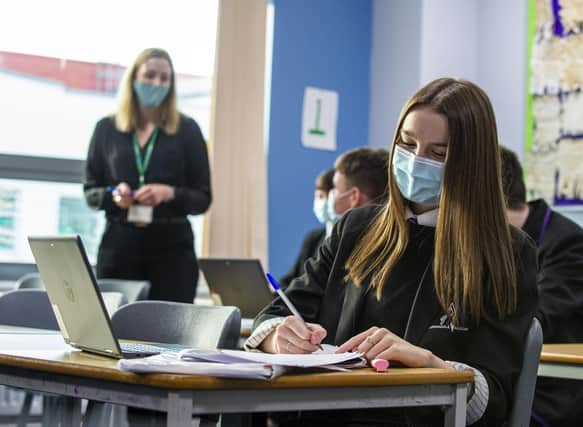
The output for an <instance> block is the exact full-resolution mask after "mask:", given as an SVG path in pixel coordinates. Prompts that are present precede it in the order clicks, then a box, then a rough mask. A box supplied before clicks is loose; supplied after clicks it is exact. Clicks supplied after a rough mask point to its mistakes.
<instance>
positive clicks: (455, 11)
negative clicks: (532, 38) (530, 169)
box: [369, 0, 528, 157]
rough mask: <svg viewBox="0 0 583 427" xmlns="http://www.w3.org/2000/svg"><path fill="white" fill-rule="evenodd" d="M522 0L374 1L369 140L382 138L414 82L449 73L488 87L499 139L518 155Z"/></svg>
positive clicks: (524, 37) (382, 140) (522, 88)
mask: <svg viewBox="0 0 583 427" xmlns="http://www.w3.org/2000/svg"><path fill="white" fill-rule="evenodd" d="M527 1H528V0H515V1H514V0H513V1H507V0H488V1H480V0H418V1H409V0H391V1H390V2H387V1H384V0H375V1H374V7H373V10H374V17H373V22H374V28H373V33H372V34H373V41H372V45H373V49H372V58H371V63H372V64H373V66H372V78H371V112H370V117H371V119H370V130H369V133H370V136H371V140H370V144H371V145H373V146H383V145H384V144H386V137H385V135H386V134H387V132H388V129H389V128H394V126H395V123H396V120H397V117H398V112H399V111H400V109H401V107H402V105H403V103H404V101H405V100H406V99H407V98H408V97H409V96H410V95H411V94H412V93H413V92H414V91H415V90H416V89H417V88H418V87H420V86H421V85H422V84H424V83H427V82H428V81H430V80H432V79H434V78H437V77H442V76H445V75H448V76H454V77H463V78H467V79H470V80H473V81H475V82H476V83H477V84H478V85H480V86H481V87H482V88H483V89H484V90H485V91H486V92H487V93H488V95H489V96H490V99H491V100H492V104H493V106H494V111H495V113H496V117H497V121H498V134H499V139H500V142H501V143H502V144H504V145H506V146H507V147H509V148H510V149H512V150H514V151H516V152H517V153H518V154H519V156H521V157H522V154H523V153H522V151H523V144H524V129H525V108H526V52H527V50H526V49H527ZM387 24H389V25H387ZM381 26H386V27H388V26H390V28H386V27H381ZM387 34H391V35H393V36H392V39H391V40H389V39H388V37H387ZM399 35H404V37H399V38H397V37H398V36H399ZM403 52H405V53H406V54H404V53H403ZM404 64H406V65H404ZM377 67H379V69H377ZM383 114H386V117H387V121H385V122H383V120H381V119H379V117H383ZM387 122H388V123H387ZM392 131H393V129H390V132H391V134H392Z"/></svg>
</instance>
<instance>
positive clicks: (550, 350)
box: [538, 344, 583, 380]
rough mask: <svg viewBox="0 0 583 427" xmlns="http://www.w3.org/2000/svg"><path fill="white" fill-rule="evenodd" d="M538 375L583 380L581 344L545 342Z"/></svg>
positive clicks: (582, 349)
mask: <svg viewBox="0 0 583 427" xmlns="http://www.w3.org/2000/svg"><path fill="white" fill-rule="evenodd" d="M538 375H539V376H541V377H555V378H568V379H576V380H583V344H545V345H543V349H542V352H541V356H540V363H539V365H538Z"/></svg>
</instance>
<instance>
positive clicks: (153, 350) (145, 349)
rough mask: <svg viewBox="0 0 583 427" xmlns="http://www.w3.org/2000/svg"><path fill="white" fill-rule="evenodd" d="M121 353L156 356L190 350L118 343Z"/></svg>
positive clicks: (180, 346) (169, 346)
mask: <svg viewBox="0 0 583 427" xmlns="http://www.w3.org/2000/svg"><path fill="white" fill-rule="evenodd" d="M120 347H121V351H122V352H124V353H136V354H158V353H162V352H164V351H180V350H184V349H186V348H190V347H187V346H184V345H180V344H142V343H127V342H124V343H120Z"/></svg>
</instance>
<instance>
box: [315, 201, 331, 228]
mask: <svg viewBox="0 0 583 427" xmlns="http://www.w3.org/2000/svg"><path fill="white" fill-rule="evenodd" d="M327 201H328V199H321V198H319V197H315V198H314V215H316V218H318V221H319V222H320V223H321V224H326V222H327V221H329V220H330V218H329V217H328V204H327V203H326V202H327Z"/></svg>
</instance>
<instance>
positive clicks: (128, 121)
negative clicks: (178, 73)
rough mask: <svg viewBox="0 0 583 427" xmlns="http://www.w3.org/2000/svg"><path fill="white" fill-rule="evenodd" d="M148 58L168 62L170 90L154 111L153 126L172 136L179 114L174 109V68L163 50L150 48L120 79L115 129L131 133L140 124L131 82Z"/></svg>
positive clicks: (136, 101) (140, 55) (176, 127)
mask: <svg viewBox="0 0 583 427" xmlns="http://www.w3.org/2000/svg"><path fill="white" fill-rule="evenodd" d="M150 58H162V59H165V60H167V61H168V63H169V64H170V69H171V71H172V72H171V76H170V90H169V91H168V95H167V96H166V99H164V101H163V102H162V104H160V106H159V107H158V108H157V110H156V113H157V114H156V117H155V123H154V124H155V125H156V127H158V128H159V129H162V130H163V131H164V132H165V133H167V134H169V135H174V134H175V133H176V131H177V130H178V125H179V122H180V113H179V112H178V109H177V108H176V79H175V77H174V66H173V65H172V60H171V59H170V55H168V52H166V51H165V50H163V49H156V48H150V49H145V50H143V51H142V52H141V53H140V54H139V55H138V57H137V58H136V60H135V61H134V63H133V64H132V66H131V67H129V68H128V69H127V70H126V72H125V74H124V77H123V79H122V82H121V85H120V89H119V103H118V108H117V112H116V113H115V127H116V128H117V130H119V131H120V132H132V131H134V130H136V129H137V128H138V127H139V125H140V124H141V120H142V118H141V114H140V108H139V101H138V99H137V96H136V93H135V92H134V88H133V82H134V80H135V78H136V72H137V71H138V68H140V66H141V65H142V64H143V63H145V62H146V61H148V60H149V59H150Z"/></svg>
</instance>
